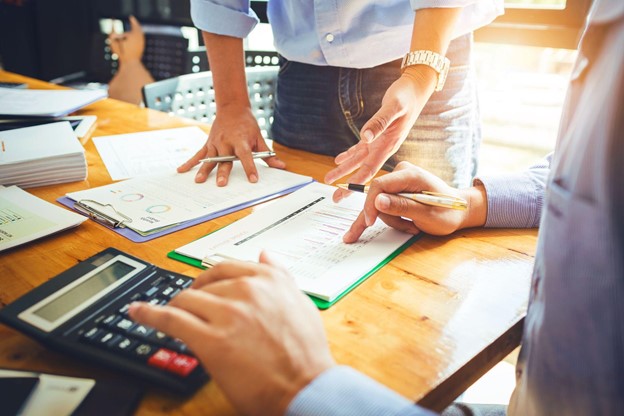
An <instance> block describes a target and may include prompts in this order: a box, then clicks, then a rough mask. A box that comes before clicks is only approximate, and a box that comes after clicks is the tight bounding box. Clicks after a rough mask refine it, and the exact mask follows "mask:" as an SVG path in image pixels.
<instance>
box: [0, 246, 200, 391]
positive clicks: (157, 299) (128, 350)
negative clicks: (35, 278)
mask: <svg viewBox="0 0 624 416" xmlns="http://www.w3.org/2000/svg"><path fill="white" fill-rule="evenodd" d="M192 282H193V279H192V278H190V277H188V276H185V275H182V274H178V273H174V272H171V271H168V270H164V269H161V268H158V267H156V266H154V265H152V264H150V263H148V262H145V261H143V260H140V259H138V258H136V257H133V256H131V255H129V254H126V253H124V252H122V251H119V250H117V249H114V248H108V249H106V250H104V251H102V252H100V253H98V254H96V255H94V256H93V257H90V258H89V259H87V260H85V261H82V262H80V263H78V264H77V265H75V266H74V267H72V268H70V269H68V270H66V271H64V272H63V273H61V274H59V275H58V276H56V277H54V278H52V279H51V280H49V281H47V282H46V283H44V284H42V285H41V286H39V287H37V288H35V289H33V290H32V291H30V292H28V293H27V294H25V295H24V296H22V297H20V298H19V299H17V300H16V301H14V302H13V303H11V304H9V305H7V306H6V307H5V308H3V309H2V310H0V321H2V322H4V323H6V324H7V325H9V326H11V327H13V328H15V329H17V330H19V331H21V332H23V333H25V334H27V335H29V336H31V337H33V338H35V339H37V340H38V341H40V342H41V343H43V344H44V345H47V346H49V347H50V348H53V349H56V350H59V351H61V352H64V353H68V354H71V355H73V356H77V357H80V358H83V359H85V360H89V361H93V362H97V363H99V364H102V365H104V366H106V367H108V368H114V369H116V370H118V371H121V372H123V373H127V374H131V375H133V376H137V377H139V378H142V379H144V380H147V381H149V382H151V383H154V384H157V385H160V386H162V387H164V388H166V389H168V390H171V391H174V392H177V393H181V394H190V393H192V392H194V391H195V390H197V389H198V388H199V387H200V386H202V385H203V384H204V383H205V382H206V381H207V380H208V379H209V377H208V375H207V373H206V372H205V371H204V369H203V368H202V366H201V365H200V363H199V361H198V359H197V357H195V356H194V355H193V353H192V352H191V351H189V349H188V347H187V346H186V345H185V344H184V343H183V342H182V341H180V340H179V339H174V338H172V337H170V336H168V335H166V334H164V333H163V332H160V331H157V330H155V329H154V328H150V327H148V326H144V325H140V324H138V323H136V322H133V321H132V319H131V318H130V317H129V316H128V308H129V306H130V304H131V303H132V302H134V301H138V300H140V301H144V302H148V303H151V304H154V305H164V304H166V303H167V302H169V301H170V300H171V299H172V298H173V297H174V296H175V295H177V294H178V293H179V292H180V291H181V290H183V289H185V288H187V287H189V286H190V285H191V283H192Z"/></svg>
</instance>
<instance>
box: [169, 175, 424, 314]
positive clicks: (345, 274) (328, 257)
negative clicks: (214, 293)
mask: <svg viewBox="0 0 624 416" xmlns="http://www.w3.org/2000/svg"><path fill="white" fill-rule="evenodd" d="M335 190H336V188H335V187H333V186H328V185H323V184H320V183H312V184H309V185H307V186H304V187H303V188H301V189H299V190H297V191H295V192H294V193H292V194H290V195H288V196H286V197H283V198H281V199H279V200H276V201H274V202H272V203H271V204H269V205H268V206H266V207H263V208H262V209H259V210H256V211H255V212H253V213H252V214H250V215H248V216H247V217H245V218H243V219H241V220H238V221H237V222H235V223H233V224H231V225H229V226H227V227H225V228H222V229H220V230H218V231H216V232H214V233H212V234H209V235H207V236H205V237H203V238H201V239H199V240H196V241H194V242H192V243H190V244H187V245H185V246H183V247H180V248H178V249H176V250H175V252H176V253H178V254H181V255H183V256H186V257H190V258H194V259H198V260H203V261H204V262H205V264H213V263H215V262H218V261H219V260H221V259H227V258H235V259H240V260H249V261H257V260H258V255H259V254H260V251H261V250H263V249H266V250H268V251H270V252H271V253H272V254H273V255H274V257H275V258H277V259H278V260H279V261H280V262H281V263H282V264H283V265H284V266H285V267H286V268H287V269H288V270H289V271H290V272H291V273H292V275H293V276H294V278H295V279H296V282H297V285H298V286H299V288H300V289H301V290H302V291H304V292H306V293H307V294H309V295H312V296H315V297H318V298H320V299H323V300H326V301H328V302H331V301H332V300H334V299H335V298H337V297H338V296H340V295H341V294H342V293H343V292H344V291H346V290H348V289H349V288H350V287H351V286H353V284H355V283H356V282H358V281H359V280H360V279H361V278H362V277H363V276H366V275H367V274H369V273H370V271H371V270H374V269H375V268H376V267H377V266H378V265H379V264H380V263H383V262H384V261H385V260H386V259H387V258H388V257H390V256H391V255H392V254H393V253H395V252H396V251H397V250H398V249H399V248H401V247H402V246H403V245H404V244H405V243H406V242H407V241H408V240H410V238H411V237H413V236H412V235H410V234H406V233H403V232H400V231H397V230H395V229H392V228H390V227H388V226H387V225H385V224H384V223H383V222H382V221H381V220H378V221H377V222H376V223H375V224H374V225H373V226H372V227H369V228H368V229H367V230H366V232H365V233H364V234H363V235H362V237H361V238H360V239H359V241H358V242H357V243H354V244H345V243H343V242H342V236H343V235H344V233H345V232H346V231H347V230H348V229H349V227H350V226H351V224H352V223H353V221H354V220H355V219H356V218H357V216H358V214H359V213H360V211H361V209H362V207H363V204H364V198H365V195H364V194H356V193H354V194H352V195H351V196H350V197H348V198H346V199H343V200H342V201H341V202H340V203H337V204H336V203H334V202H332V194H333V193H334V191H335Z"/></svg>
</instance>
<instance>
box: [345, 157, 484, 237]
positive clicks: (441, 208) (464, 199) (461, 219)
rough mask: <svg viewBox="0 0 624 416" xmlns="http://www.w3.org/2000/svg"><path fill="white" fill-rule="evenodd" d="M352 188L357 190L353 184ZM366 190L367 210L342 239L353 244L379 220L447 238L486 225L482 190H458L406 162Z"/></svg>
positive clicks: (413, 230)
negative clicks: (459, 231) (468, 228)
mask: <svg viewBox="0 0 624 416" xmlns="http://www.w3.org/2000/svg"><path fill="white" fill-rule="evenodd" d="M351 188H354V186H353V185H351ZM357 188H359V190H360V191H366V192H367V196H366V202H365V204H364V208H363V210H362V212H361V213H360V215H359V216H358V218H357V219H356V220H355V222H354V223H353V224H352V225H351V228H350V229H349V231H347V233H346V234H345V235H344V237H343V241H344V242H346V243H353V242H355V241H357V239H358V238H359V237H360V236H361V235H362V233H363V232H364V231H365V230H366V228H368V227H369V226H371V225H373V224H374V223H375V221H376V219H377V217H379V218H380V219H381V220H382V221H383V222H385V223H386V224H388V225H389V226H391V227H393V228H396V229H398V230H401V231H404V232H408V233H411V234H418V233H420V232H421V231H423V232H426V233H428V234H434V235H447V234H451V233H453V232H454V231H456V230H458V229H461V228H467V227H473V226H479V225H483V224H484V223H485V215H486V213H487V199H486V195H485V190H484V189H483V187H472V188H467V189H456V188H453V187H451V186H449V185H447V184H446V183H445V182H444V181H443V180H442V179H440V178H438V177H437V176H435V175H433V174H432V173H430V172H427V171H426V170H424V169H422V168H419V167H417V166H414V165H412V164H410V163H407V162H401V163H399V164H398V165H397V167H396V169H395V170H394V172H392V173H389V174H387V175H384V176H380V177H378V178H376V179H374V180H373V181H372V182H371V184H370V186H368V187H362V186H361V185H360V186H358V187H357Z"/></svg>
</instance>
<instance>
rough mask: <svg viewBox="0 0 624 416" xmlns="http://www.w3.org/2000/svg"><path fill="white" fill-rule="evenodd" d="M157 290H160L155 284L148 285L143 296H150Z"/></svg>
mask: <svg viewBox="0 0 624 416" xmlns="http://www.w3.org/2000/svg"><path fill="white" fill-rule="evenodd" d="M159 290H160V288H159V287H157V286H154V287H150V288H149V289H148V290H147V291H145V296H146V297H148V298H151V297H152V296H154V295H155V294H156V293H158V291H159Z"/></svg>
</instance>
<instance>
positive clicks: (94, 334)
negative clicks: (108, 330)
mask: <svg viewBox="0 0 624 416" xmlns="http://www.w3.org/2000/svg"><path fill="white" fill-rule="evenodd" d="M103 332H104V331H102V330H101V329H99V328H95V327H94V328H91V329H89V330H88V331H87V332H85V333H83V334H82V339H84V340H87V341H94V340H95V339H97V338H99V336H100V334H101V333H103Z"/></svg>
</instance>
